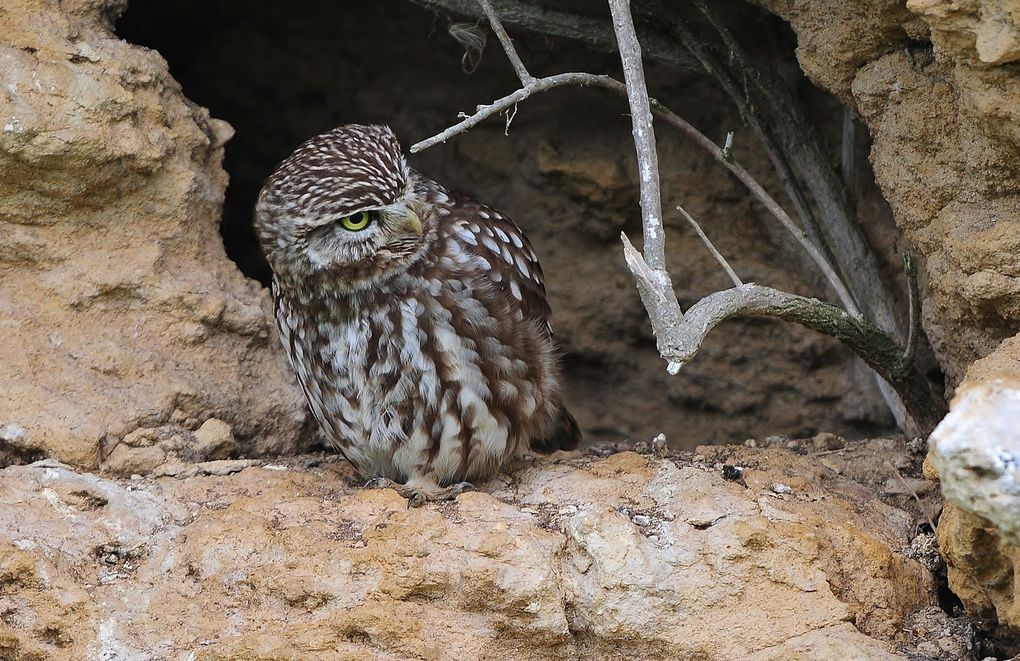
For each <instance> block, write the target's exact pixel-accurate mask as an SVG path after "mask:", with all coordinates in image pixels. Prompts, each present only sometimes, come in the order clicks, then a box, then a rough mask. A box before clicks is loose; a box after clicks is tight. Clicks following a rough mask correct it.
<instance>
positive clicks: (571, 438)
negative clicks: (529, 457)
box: [531, 402, 581, 454]
mask: <svg viewBox="0 0 1020 661" xmlns="http://www.w3.org/2000/svg"><path fill="white" fill-rule="evenodd" d="M558 408H559V411H558V413H557V414H556V422H555V424H553V427H552V429H551V430H550V431H549V433H548V434H546V436H545V438H541V439H533V440H532V441H531V449H532V451H534V452H539V453H542V454H552V453H553V452H556V451H557V450H576V449H577V446H578V445H580V443H581V428H580V427H578V426H577V420H574V416H572V415H570V411H568V410H567V407H566V406H565V405H564V404H563V402H560V403H559V407H558Z"/></svg>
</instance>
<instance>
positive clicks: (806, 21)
mask: <svg viewBox="0 0 1020 661" xmlns="http://www.w3.org/2000/svg"><path fill="white" fill-rule="evenodd" d="M759 4H762V5H763V6H765V7H767V8H768V9H770V10H771V11H774V12H777V13H778V14H780V15H781V16H783V17H784V18H786V19H787V20H789V21H790V23H791V25H792V26H793V27H794V29H795V30H796V31H797V37H798V44H799V45H798V49H797V55H798V59H799V61H800V63H801V65H802V66H803V68H804V71H805V72H806V73H807V74H808V76H810V77H811V78H812V80H814V81H815V82H817V83H818V84H819V85H822V86H823V87H825V88H826V89H828V90H829V91H831V92H832V93H833V94H835V95H837V96H838V97H840V98H842V99H843V100H844V101H846V102H847V103H848V104H849V105H850V106H851V107H853V108H855V109H856V110H857V111H858V112H859V113H860V115H861V117H862V118H863V119H864V121H865V122H866V123H867V124H868V128H869V129H870V131H871V134H872V136H873V138H874V144H873V146H872V150H871V160H872V163H873V165H874V168H875V177H876V180H877V181H878V184H879V186H880V187H881V188H882V192H883V194H884V195H885V197H886V199H887V200H888V201H889V204H890V205H891V206H892V209H893V214H894V216H895V218H896V222H897V224H898V225H899V227H900V228H901V229H902V230H903V233H904V237H905V238H906V239H907V240H908V241H909V243H910V244H911V245H913V246H914V247H915V248H916V249H917V251H918V252H919V253H920V254H921V255H922V257H923V260H924V265H925V270H926V278H925V279H926V283H925V284H926V292H925V294H926V296H925V306H924V312H925V316H924V323H925V330H926V331H927V333H928V336H929V338H930V339H931V341H932V344H933V347H934V349H935V352H936V355H937V356H938V358H939V360H940V362H941V364H942V366H943V367H944V368H945V370H946V372H947V376H948V377H949V382H950V385H951V386H952V385H956V384H958V383H959V382H960V380H961V379H962V377H963V374H964V371H965V370H966V368H967V366H968V365H969V364H970V363H972V362H974V361H975V360H977V359H978V358H981V357H983V356H986V355H988V354H989V353H991V352H992V351H993V350H994V349H995V348H996V347H997V346H998V344H999V343H1000V342H1001V341H1002V340H1003V339H1005V338H1007V337H1010V336H1012V335H1015V334H1016V333H1017V332H1018V331H1020V259H1018V257H1017V255H1020V158H1017V154H1018V153H1020V63H1018V62H1017V60H1018V59H1020V53H1018V52H1017V48H1018V46H1017V44H1018V43H1020V42H1017V21H1016V17H1017V15H1018V9H1017V7H1018V5H1017V3H1016V2H1015V1H1013V0H981V1H978V0H970V1H968V2H947V1H944V0H911V1H910V2H907V3H906V4H904V3H902V2H896V1H892V0H856V1H854V2H823V3H818V2H797V1H792V2H791V1H760V2H759ZM834 16H835V17H840V19H842V20H834V18H833V17H834Z"/></svg>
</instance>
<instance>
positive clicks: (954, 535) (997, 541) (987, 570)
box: [939, 502, 1020, 627]
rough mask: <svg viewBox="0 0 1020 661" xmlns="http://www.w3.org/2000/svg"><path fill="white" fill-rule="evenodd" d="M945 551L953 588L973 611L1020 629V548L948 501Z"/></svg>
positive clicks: (942, 527) (942, 534)
mask: <svg viewBox="0 0 1020 661" xmlns="http://www.w3.org/2000/svg"><path fill="white" fill-rule="evenodd" d="M939 549H940V550H941V552H942V555H943V557H945V560H946V567H947V569H948V574H949V587H950V589H951V590H952V591H953V593H954V594H955V595H956V596H958V597H959V598H960V600H961V601H963V603H964V605H966V607H967V610H968V611H969V612H971V613H973V614H975V615H978V616H982V617H990V618H995V619H997V620H998V621H999V622H1001V623H1002V624H1006V625H1009V626H1012V627H1020V594H1017V586H1016V582H1015V577H1016V574H1017V569H1018V568H1020V546H1018V545H1016V544H1010V543H1008V542H1007V541H1006V540H1005V539H1004V538H1003V536H1002V533H1001V531H1000V529H999V528H998V527H997V526H996V525H995V524H993V523H992V522H991V521H989V520H987V519H985V518H983V517H981V516H978V515H977V514H974V513H973V512H970V511H968V510H965V509H963V508H962V507H960V506H958V505H956V504H955V503H952V502H947V503H946V507H945V509H944V510H943V512H942V516H941V517H939Z"/></svg>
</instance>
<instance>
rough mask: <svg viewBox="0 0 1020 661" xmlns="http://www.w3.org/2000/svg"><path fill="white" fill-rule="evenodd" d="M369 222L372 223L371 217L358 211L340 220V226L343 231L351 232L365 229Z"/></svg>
mask: <svg viewBox="0 0 1020 661" xmlns="http://www.w3.org/2000/svg"><path fill="white" fill-rule="evenodd" d="M370 222H372V215H371V214H370V213H369V212H367V211H359V212H358V213H355V214H351V215H350V216H344V217H343V218H341V219H340V224H341V225H343V227H344V229H348V230H351V231H352V232H357V231H358V230H363V229H365V228H366V227H368V224H369V223H370Z"/></svg>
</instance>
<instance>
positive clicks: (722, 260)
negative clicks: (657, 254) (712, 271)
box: [676, 133, 744, 287]
mask: <svg viewBox="0 0 1020 661" xmlns="http://www.w3.org/2000/svg"><path fill="white" fill-rule="evenodd" d="M730 135H733V134H732V133H731V134H730ZM676 210H677V211H679V212H680V213H681V214H683V217H684V218H686V219H687V222H689V223H690V224H691V227H693V228H694V231H695V232H697V233H698V236H699V237H700V238H701V241H702V242H703V243H704V244H705V247H707V248H708V251H709V252H710V253H712V256H713V257H715V261H717V262H719V265H720V266H722V267H723V270H724V271H726V275H728V276H730V281H731V282H732V283H733V286H734V287H739V286H740V285H742V284H744V283H743V281H741V279H740V278H739V277H738V276H737V272H736V271H734V270H733V268H732V267H731V266H730V263H729V262H727V261H726V258H725V257H723V256H722V253H720V252H719V251H718V250H716V248H715V246H714V245H713V244H712V242H711V241H709V239H708V236H707V235H706V234H705V232H704V231H703V230H702V229H701V225H699V224H698V221H696V220H694V218H693V217H691V214H689V213H687V210H686V209H684V208H683V207H682V206H680V205H679V204H678V205H677V206H676Z"/></svg>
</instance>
